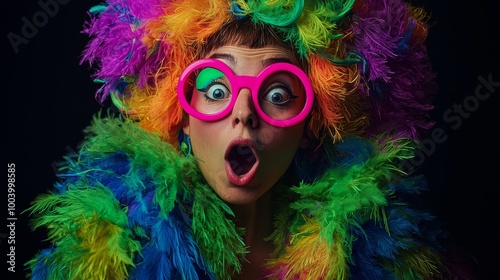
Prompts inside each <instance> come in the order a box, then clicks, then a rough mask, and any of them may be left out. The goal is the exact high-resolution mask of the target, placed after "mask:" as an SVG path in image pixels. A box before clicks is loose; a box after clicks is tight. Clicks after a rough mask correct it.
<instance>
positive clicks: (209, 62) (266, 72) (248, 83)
mask: <svg viewBox="0 0 500 280" xmlns="http://www.w3.org/2000/svg"><path fill="white" fill-rule="evenodd" d="M207 67H211V68H215V69H217V70H219V71H221V72H222V73H223V74H224V75H225V76H226V77H227V78H228V80H229V83H230V85H231V100H230V101H229V104H228V106H227V107H226V108H225V109H224V110H222V111H220V112H218V113H215V114H204V113H201V112H199V111H197V110H195V109H194V108H193V107H192V106H191V105H190V104H189V102H188V101H187V99H186V94H185V92H184V90H185V83H186V82H187V81H188V80H189V76H190V75H191V73H192V72H193V71H195V70H197V69H200V68H207ZM279 71H287V72H290V73H292V74H294V75H295V76H297V77H298V78H299V80H300V81H301V82H302V84H303V86H304V90H305V97H306V101H305V104H304V107H303V108H302V111H301V112H300V113H299V114H297V115H296V116H294V117H292V118H290V119H286V120H277V119H273V118H271V117H270V116H268V115H267V114H266V113H265V112H264V111H263V110H262V108H261V107H260V104H259V88H260V86H261V84H262V82H263V81H264V80H265V79H266V78H267V77H269V76H270V75H272V74H274V73H276V72H279ZM243 88H248V89H249V90H250V91H251V94H252V101H253V104H254V108H255V110H256V111H257V114H258V115H259V117H260V118H261V119H262V120H264V121H265V122H267V123H269V124H271V125H273V126H277V127H288V126H293V125H296V124H298V123H300V122H301V121H303V120H304V119H305V118H306V117H307V115H309V113H310V112H311V110H312V106H313V103H314V92H313V88H312V85H311V82H310V80H309V77H308V76H307V74H306V73H304V71H302V69H300V68H299V67H297V66H295V65H293V64H290V63H286V62H278V63H273V64H271V65H269V66H267V67H266V68H264V69H263V70H262V71H261V72H260V73H259V74H258V75H257V76H246V75H241V76H240V75H236V74H234V72H233V70H232V69H231V68H230V67H229V66H228V65H226V64H225V63H224V62H222V61H220V60H217V59H211V58H204V59H200V60H196V61H194V62H193V63H191V64H189V65H188V66H187V67H186V69H184V71H182V74H181V75H180V77H179V81H178V83H177V97H178V100H179V102H180V103H181V106H182V108H183V109H184V111H186V113H188V114H189V115H191V116H193V117H194V118H197V119H199V120H202V121H208V122H212V121H217V120H220V119H222V118H224V117H225V116H227V115H228V114H229V113H230V112H231V111H232V110H233V107H234V104H235V103H236V100H237V98H238V95H239V92H240V90H241V89H243Z"/></svg>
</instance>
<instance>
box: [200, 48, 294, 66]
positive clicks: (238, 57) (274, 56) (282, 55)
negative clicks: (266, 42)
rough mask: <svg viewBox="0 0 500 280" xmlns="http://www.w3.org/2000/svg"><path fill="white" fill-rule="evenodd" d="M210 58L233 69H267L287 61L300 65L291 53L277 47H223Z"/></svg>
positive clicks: (213, 52) (213, 51) (211, 54)
mask: <svg viewBox="0 0 500 280" xmlns="http://www.w3.org/2000/svg"><path fill="white" fill-rule="evenodd" d="M207 57H208V58H215V59H220V60H222V61H224V62H225V63H226V64H228V65H230V66H233V67H242V66H244V67H245V68H247V67H248V68H250V67H258V68H260V67H265V66H268V65H269V64H271V63H273V62H278V61H285V62H289V63H292V64H295V65H298V61H297V60H296V58H295V56H294V55H292V53H291V52H290V51H287V50H285V49H283V48H280V47H276V46H266V47H262V48H248V47H244V46H223V47H220V48H216V49H214V50H212V51H211V52H210V53H208V55H207Z"/></svg>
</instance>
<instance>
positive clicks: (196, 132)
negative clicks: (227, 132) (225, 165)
mask: <svg viewBox="0 0 500 280" xmlns="http://www.w3.org/2000/svg"><path fill="white" fill-rule="evenodd" d="M216 131H221V128H220V127H218V125H217V123H206V122H201V121H199V120H196V119H194V118H191V119H190V120H189V137H190V138H191V145H192V148H193V153H194V154H195V155H196V156H197V157H200V158H205V157H207V155H209V154H210V153H214V152H217V149H216V147H217V146H218V145H221V143H222V139H220V138H219V137H220V135H221V133H214V132H216Z"/></svg>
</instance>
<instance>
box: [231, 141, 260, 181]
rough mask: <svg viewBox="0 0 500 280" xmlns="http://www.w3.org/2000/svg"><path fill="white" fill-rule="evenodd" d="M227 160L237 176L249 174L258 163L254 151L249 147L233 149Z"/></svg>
mask: <svg viewBox="0 0 500 280" xmlns="http://www.w3.org/2000/svg"><path fill="white" fill-rule="evenodd" d="M227 159H228V161H229V164H230V165H231V169H232V170H233V172H234V174H236V175H243V174H246V173H248V172H249V171H250V169H252V166H253V165H254V164H255V162H256V158H255V155H254V154H253V151H252V149H250V148H249V147H247V146H235V147H233V148H232V149H231V151H230V152H229V155H228V158H227Z"/></svg>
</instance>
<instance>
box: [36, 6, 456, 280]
mask: <svg viewBox="0 0 500 280" xmlns="http://www.w3.org/2000/svg"><path fill="white" fill-rule="evenodd" d="M91 12H92V13H93V16H92V18H91V20H90V21H89V22H88V24H87V25H86V26H85V30H84V31H85V32H86V33H87V34H89V35H90V36H91V37H92V39H91V41H90V42H89V44H88V46H87V48H86V49H85V51H84V54H83V59H82V61H88V62H90V63H91V64H94V63H98V70H97V71H96V75H95V76H96V79H97V80H99V81H102V82H103V83H104V84H103V86H102V87H101V89H100V90H99V91H98V96H99V98H100V101H104V100H106V99H107V98H108V97H109V98H111V100H112V101H113V103H114V105H115V106H116V107H117V108H118V109H119V110H120V114H119V115H118V116H113V115H109V116H101V115H99V116H97V117H96V118H95V119H94V121H93V123H92V125H91V126H90V127H89V128H88V129H87V130H86V132H87V138H86V140H85V142H84V143H83V145H82V147H81V149H80V151H79V153H78V154H77V155H70V156H68V157H67V159H66V160H65V162H64V163H63V164H62V165H61V174H60V175H59V176H60V178H61V181H60V182H58V183H57V184H56V185H55V191H54V192H53V193H51V194H47V195H42V196H40V197H39V198H38V199H37V200H36V201H35V202H34V204H33V206H32V207H31V208H30V211H31V212H32V213H33V214H34V215H36V217H35V220H34V224H35V227H42V226H43V227H47V228H48V230H49V231H48V234H49V239H50V240H51V241H52V242H53V244H54V246H52V247H51V248H48V249H45V250H42V251H41V252H40V253H39V254H38V255H37V256H36V257H35V258H33V260H32V261H31V262H29V264H28V265H29V268H30V270H31V277H32V278H33V279H47V278H49V279H52V278H62V279H74V278H78V279H80V278H81V279H96V278H99V279H125V278H131V279H260V278H271V279H443V278H446V277H451V274H450V272H449V271H448V270H447V269H446V265H445V262H446V260H445V259H444V258H443V257H442V256H441V248H440V246H439V238H440V235H439V234H440V233H439V228H438V227H437V226H436V225H435V221H434V218H433V217H432V215H429V214H428V213H426V212H423V211H421V210H420V209H419V208H418V207H419V205H417V204H414V202H413V200H415V199H416V198H417V196H418V193H419V191H420V189H422V188H423V187H424V185H425V182H424V181H423V180H422V178H420V177H418V176H416V177H411V176H409V175H408V174H409V173H410V172H411V171H412V170H411V166H410V165H409V164H408V163H405V160H407V159H410V158H411V157H412V156H413V150H414V149H415V148H416V147H417V144H418V140H419V134H420V133H421V132H423V131H425V130H426V129H428V128H430V127H431V122H430V121H429V120H427V119H426V114H427V113H428V111H429V110H430V109H432V106H431V103H430V98H429V97H430V94H432V93H433V91H432V90H433V80H432V78H433V75H432V72H431V69H430V64H429V61H428V60H427V54H426V49H425V45H424V41H425V36H426V34H427V29H426V28H427V27H426V24H425V13H424V12H423V10H422V9H420V8H415V7H412V6H411V5H409V4H408V3H404V2H402V1H399V0H386V1H374V0H364V1H356V2H354V1H332V2H327V1H269V3H261V2H260V1H238V0H235V1H227V0H211V1H194V0H188V1H185V0H182V1H181V0H179V1H161V0H143V1H131V0H109V1H108V2H107V4H106V5H100V6H96V7H94V8H93V9H91Z"/></svg>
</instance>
